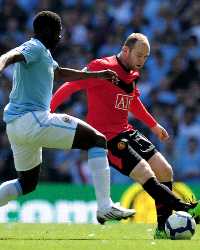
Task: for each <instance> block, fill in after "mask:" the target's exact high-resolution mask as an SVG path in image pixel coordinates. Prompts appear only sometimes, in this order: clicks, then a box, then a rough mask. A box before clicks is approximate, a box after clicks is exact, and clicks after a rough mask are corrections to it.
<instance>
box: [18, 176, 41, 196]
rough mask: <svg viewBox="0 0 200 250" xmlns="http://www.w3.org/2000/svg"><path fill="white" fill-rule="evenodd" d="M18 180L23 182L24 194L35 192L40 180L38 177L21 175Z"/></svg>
mask: <svg viewBox="0 0 200 250" xmlns="http://www.w3.org/2000/svg"><path fill="white" fill-rule="evenodd" d="M18 180H19V182H20V184H21V187H22V191H23V194H28V193H31V192H33V191H34V190H35V189H36V186H37V183H38V180H36V179H30V178H25V177H21V178H19V179H18Z"/></svg>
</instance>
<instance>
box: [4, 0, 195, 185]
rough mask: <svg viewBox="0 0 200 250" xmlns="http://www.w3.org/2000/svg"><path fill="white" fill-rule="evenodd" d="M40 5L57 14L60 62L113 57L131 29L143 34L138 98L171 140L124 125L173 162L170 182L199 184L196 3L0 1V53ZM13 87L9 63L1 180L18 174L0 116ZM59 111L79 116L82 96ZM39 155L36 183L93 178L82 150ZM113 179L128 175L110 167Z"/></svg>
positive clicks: (24, 32)
mask: <svg viewBox="0 0 200 250" xmlns="http://www.w3.org/2000/svg"><path fill="white" fill-rule="evenodd" d="M41 10H52V11H55V12H57V13H58V14H60V15H61V17H62V21H63V38H62V41H61V43H60V44H59V46H58V48H57V50H56V51H55V53H54V55H53V56H54V58H55V59H56V60H57V61H58V63H59V64H60V65H61V66H67V67H71V68H76V69H82V68H83V67H84V66H85V65H86V64H87V63H88V62H89V61H90V60H91V59H93V58H96V57H102V56H109V55H113V54H117V53H118V52H119V50H120V47H121V45H122V43H123V41H124V39H125V38H126V37H127V36H128V35H129V34H130V33H132V32H141V33H144V34H145V35H147V36H148V38H149V40H150V43H151V55H150V58H149V59H148V61H147V63H146V65H145V68H144V69H143V70H142V72H141V78H140V80H139V83H138V86H139V88H140V91H141V99H142V101H143V103H144V104H145V105H146V107H147V108H148V109H149V111H150V112H151V113H152V114H153V115H154V116H155V117H156V119H157V120H158V121H159V122H160V123H161V124H162V125H163V126H164V127H165V128H166V129H167V130H168V132H169V134H170V136H171V139H170V140H169V141H168V142H167V143H164V144H163V143H162V144H161V143H160V142H159V141H158V140H157V139H156V138H155V137H153V136H152V134H151V133H150V131H149V129H148V128H146V127H144V126H143V125H142V124H141V123H140V122H138V121H136V120H135V119H134V117H132V116H130V122H131V123H133V124H134V125H135V126H136V127H137V128H138V129H139V130H141V131H142V132H143V133H144V134H145V135H146V136H147V137H149V138H150V139H151V140H152V141H153V142H154V143H155V144H156V145H157V147H158V148H159V150H160V151H161V152H162V153H163V154H164V155H165V156H166V158H167V159H168V160H169V162H170V163H171V164H172V165H173V169H174V172H175V180H181V181H186V182H197V181H200V15H199V13H200V1H199V0H177V1H174V0H165V1H161V0H96V1H95V0H56V1H55V0H0V55H1V54H2V53H4V52H6V51H8V50H10V49H12V48H14V47H16V46H18V45H20V44H21V43H23V42H25V41H26V40H27V39H29V38H30V37H31V35H32V20H33V16H34V15H35V14H36V13H37V12H39V11H41ZM60 84H62V82H56V83H55V89H54V90H56V89H57V88H58V87H59V86H60ZM11 86H12V67H9V68H7V70H6V71H5V72H4V74H3V75H2V76H1V78H0V116H1V119H0V181H4V180H7V179H10V178H12V177H15V175H16V174H15V171H14V167H13V158H12V152H11V149H10V145H9V142H8V139H7V136H6V133H5V123H4V122H3V121H2V113H3V108H4V106H5V105H6V104H7V102H8V96H9V93H10V90H11ZM57 111H60V112H67V113H68V114H71V115H73V116H76V117H80V118H82V119H84V117H85V113H86V111H87V106H86V99H85V95H84V93H77V94H75V95H73V96H72V98H71V99H70V100H69V101H67V102H65V103H64V104H63V105H62V106H61V107H60V108H59V110H57ZM43 157H44V162H43V168H42V172H41V180H42V181H54V182H66V183H67V182H68V183H91V176H90V173H89V171H88V168H87V155H86V153H85V152H83V151H82V152H80V151H79V150H73V151H69V152H67V151H62V150H44V152H43ZM112 182H113V183H115V184H116V183H123V184H124V183H131V180H129V179H128V178H127V177H124V176H122V175H121V174H120V173H118V172H117V171H115V170H114V169H112Z"/></svg>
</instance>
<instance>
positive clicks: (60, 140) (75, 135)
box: [39, 114, 106, 150]
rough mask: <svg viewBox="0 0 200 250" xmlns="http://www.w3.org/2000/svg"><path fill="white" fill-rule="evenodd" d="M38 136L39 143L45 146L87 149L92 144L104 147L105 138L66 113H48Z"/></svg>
mask: <svg viewBox="0 0 200 250" xmlns="http://www.w3.org/2000/svg"><path fill="white" fill-rule="evenodd" d="M42 118H43V117H42ZM40 123H41V124H43V123H42V122H40ZM45 125H46V126H45ZM39 137H40V141H41V145H42V146H43V147H47V148H48V147H49V148H62V149H71V148H79V149H85V150H87V149H89V148H91V147H93V146H99V147H104V148H105V147H106V139H105V137H104V136H103V135H102V134H101V133H100V132H98V131H97V130H96V129H94V128H93V127H91V126H90V125H89V124H87V123H86V122H84V121H82V120H80V119H78V118H75V117H72V116H69V115H67V114H49V115H48V118H47V121H44V124H43V128H41V131H40V133H39Z"/></svg>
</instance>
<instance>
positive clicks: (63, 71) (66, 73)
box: [56, 68, 99, 81]
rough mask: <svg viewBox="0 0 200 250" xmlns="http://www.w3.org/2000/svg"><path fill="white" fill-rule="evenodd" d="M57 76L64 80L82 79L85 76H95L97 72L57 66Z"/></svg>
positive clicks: (85, 77)
mask: <svg viewBox="0 0 200 250" xmlns="http://www.w3.org/2000/svg"><path fill="white" fill-rule="evenodd" d="M56 75H57V78H62V79H63V80H64V81H75V80H83V79H87V78H97V77H98V76H99V73H98V72H96V71H93V72H88V71H86V72H85V71H80V70H75V69H69V68H59V69H58V71H57V72H56Z"/></svg>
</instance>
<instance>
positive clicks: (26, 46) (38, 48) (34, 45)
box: [17, 39, 45, 53]
mask: <svg viewBox="0 0 200 250" xmlns="http://www.w3.org/2000/svg"><path fill="white" fill-rule="evenodd" d="M44 48H45V47H44V45H43V44H42V43H41V42H39V41H38V40H36V39H30V40H28V41H26V42H25V43H23V44H22V45H20V46H19V47H18V48H17V49H18V50H21V51H23V52H25V51H34V52H38V53H39V52H40V53H41V52H42V51H43V50H44Z"/></svg>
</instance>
